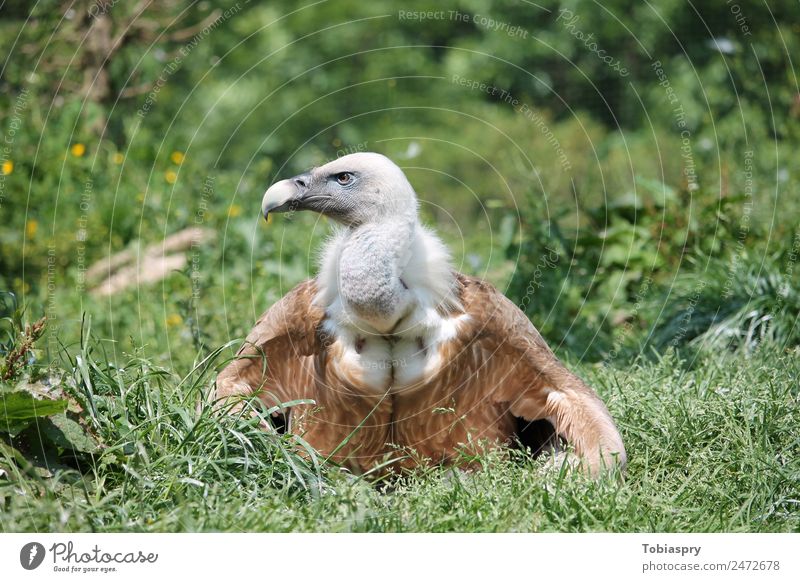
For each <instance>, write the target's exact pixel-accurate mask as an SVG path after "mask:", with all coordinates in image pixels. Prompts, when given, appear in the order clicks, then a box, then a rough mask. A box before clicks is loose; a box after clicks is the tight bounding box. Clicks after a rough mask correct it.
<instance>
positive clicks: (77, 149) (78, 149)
mask: <svg viewBox="0 0 800 582" xmlns="http://www.w3.org/2000/svg"><path fill="white" fill-rule="evenodd" d="M69 151H70V153H71V154H72V155H73V156H75V157H76V158H79V157H81V156H82V155H83V154H85V153H86V146H85V145H83V144H82V143H74V144H72V147H71V148H69Z"/></svg>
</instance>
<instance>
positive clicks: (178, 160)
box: [169, 152, 184, 166]
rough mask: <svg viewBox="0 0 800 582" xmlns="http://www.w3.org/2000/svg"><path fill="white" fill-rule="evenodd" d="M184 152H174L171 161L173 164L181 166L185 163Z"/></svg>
mask: <svg viewBox="0 0 800 582" xmlns="http://www.w3.org/2000/svg"><path fill="white" fill-rule="evenodd" d="M183 158H184V156H183V152H172V155H170V157H169V159H170V160H172V163H173V164H177V165H179V166H180V165H181V164H182V163H183Z"/></svg>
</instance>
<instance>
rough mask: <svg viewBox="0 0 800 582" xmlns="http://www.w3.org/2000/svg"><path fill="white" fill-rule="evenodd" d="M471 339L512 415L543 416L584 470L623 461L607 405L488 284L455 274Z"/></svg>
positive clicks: (495, 397) (495, 394) (497, 396)
mask: <svg viewBox="0 0 800 582" xmlns="http://www.w3.org/2000/svg"><path fill="white" fill-rule="evenodd" d="M459 281H460V284H461V287H462V293H461V298H462V303H463V305H464V309H465V311H466V312H467V313H468V314H469V315H470V316H471V321H472V330H471V335H472V341H473V342H477V343H478V344H479V345H480V347H481V351H482V352H483V353H484V354H488V356H487V362H486V364H485V373H484V378H485V379H490V380H489V382H487V387H486V389H487V390H491V396H490V398H491V399H492V400H494V401H495V402H497V403H502V404H504V405H506V406H508V409H509V410H510V411H511V413H512V414H513V415H514V416H517V417H522V418H524V419H526V420H529V421H533V420H540V419H546V420H548V421H550V423H551V424H552V425H553V426H554V428H555V430H556V432H557V433H558V434H560V435H561V436H563V437H564V438H565V439H566V440H567V442H569V443H571V444H572V445H574V447H575V450H576V452H577V453H578V454H579V455H580V456H581V457H582V458H583V459H584V460H585V462H586V463H587V465H588V468H589V470H590V471H591V472H592V473H597V472H598V471H599V470H600V469H602V468H603V466H609V467H610V466H611V465H613V464H617V465H620V466H621V467H624V465H625V463H626V456H625V448H624V446H623V444H622V438H621V437H620V435H619V432H618V431H617V428H616V426H615V424H614V421H613V420H612V419H611V415H610V414H609V413H608V409H607V408H606V406H605V405H604V404H603V402H602V401H601V400H600V398H599V397H598V396H597V394H595V392H594V391H593V390H592V389H591V388H589V387H588V386H587V385H586V384H585V383H584V382H583V381H582V380H581V379H580V378H578V377H577V376H576V375H574V374H573V373H571V372H570V371H569V370H567V369H566V368H565V367H564V365H563V364H562V363H561V362H560V361H559V360H558V358H557V357H556V356H555V354H553V352H552V350H550V348H549V347H548V346H547V343H546V342H545V341H544V339H543V338H542V336H541V335H540V334H539V332H538V331H537V330H536V328H535V327H534V326H533V324H532V323H531V322H530V321H529V320H528V318H527V317H526V316H525V314H524V313H523V312H522V311H521V310H520V309H519V308H518V307H517V306H516V305H515V304H514V303H513V302H511V301H510V300H509V299H508V298H506V297H505V296H504V295H503V294H502V293H500V292H499V291H497V289H495V288H494V287H493V286H492V285H490V284H488V283H485V282H483V281H480V280H478V279H474V278H471V277H466V276H464V275H459Z"/></svg>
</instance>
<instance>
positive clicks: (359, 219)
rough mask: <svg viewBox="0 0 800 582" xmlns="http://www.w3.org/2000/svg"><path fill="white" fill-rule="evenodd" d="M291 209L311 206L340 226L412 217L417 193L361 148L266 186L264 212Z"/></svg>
mask: <svg viewBox="0 0 800 582" xmlns="http://www.w3.org/2000/svg"><path fill="white" fill-rule="evenodd" d="M293 210H312V211H314V212H318V213H320V214H323V215H325V216H328V217H330V218H332V219H333V220H335V221H337V222H340V223H342V224H344V225H346V226H359V225H361V224H366V223H370V222H378V221H381V220H383V219H386V218H396V217H410V216H416V213H417V197H416V194H415V193H414V189H413V188H412V187H411V184H409V183H408V180H407V179H406V176H405V174H404V173H403V171H402V170H401V169H400V168H398V167H397V166H396V165H395V164H394V163H393V162H392V161H391V160H390V159H389V158H387V157H386V156H383V155H381V154H376V153H370V152H362V153H356V154H350V155H347V156H343V157H341V158H339V159H337V160H334V161H332V162H329V163H327V164H325V165H324V166H320V167H318V168H313V169H311V170H309V171H308V172H305V173H304V174H300V175H298V176H294V177H292V178H288V179H286V180H281V181H280V182H276V183H275V184H273V185H272V186H270V188H269V189H268V190H267V191H266V193H265V194H264V199H263V201H262V203H261V211H262V213H263V214H264V217H265V218H266V217H267V216H268V215H269V214H270V213H278V212H287V211H293Z"/></svg>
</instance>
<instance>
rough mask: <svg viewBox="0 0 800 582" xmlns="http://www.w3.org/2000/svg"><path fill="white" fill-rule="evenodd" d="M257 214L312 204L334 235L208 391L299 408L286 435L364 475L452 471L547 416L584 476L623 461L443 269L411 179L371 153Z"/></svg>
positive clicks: (533, 353) (522, 337) (565, 381)
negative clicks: (421, 467)
mask: <svg viewBox="0 0 800 582" xmlns="http://www.w3.org/2000/svg"><path fill="white" fill-rule="evenodd" d="M261 210H262V213H263V214H264V216H265V217H267V216H268V215H270V214H272V213H278V212H286V211H290V210H291V211H294V210H313V211H315V212H318V213H320V214H323V215H325V216H328V217H330V218H331V219H333V220H334V221H336V222H337V223H339V224H340V225H341V226H340V228H339V229H338V230H337V231H336V233H335V235H334V236H333V238H332V239H331V240H330V241H329V242H328V243H327V245H326V246H325V249H324V252H323V254H322V260H321V265H320V269H319V274H318V275H317V276H316V277H315V278H314V279H311V280H308V281H305V282H303V283H300V284H299V285H298V286H297V287H295V288H294V289H293V290H292V291H291V292H289V293H288V294H287V295H286V296H284V297H283V298H282V299H281V300H280V301H278V302H277V303H276V304H275V305H273V306H272V307H271V308H269V309H268V310H267V311H266V313H264V314H263V315H262V316H261V318H260V319H259V320H258V322H257V323H256V326H255V327H254V328H253V330H252V331H251V332H250V334H249V335H248V336H247V339H246V341H245V344H244V345H243V347H242V348H241V350H240V351H239V353H238V354H237V358H236V359H235V360H234V361H233V362H232V363H230V364H229V365H228V366H227V367H226V368H225V369H224V370H223V371H222V372H221V373H220V374H219V376H218V378H217V398H218V399H225V400H227V399H229V398H231V397H233V396H240V395H250V394H257V395H258V397H259V398H260V399H261V400H262V401H263V402H264V403H265V405H266V406H268V407H273V406H276V405H277V406H280V405H281V404H285V403H292V402H293V401H298V400H313V401H314V404H313V405H312V404H308V403H301V404H297V403H295V405H294V406H292V407H291V408H289V409H288V410H287V418H288V421H287V427H286V430H287V431H289V432H291V433H293V434H297V435H301V436H302V437H303V438H304V439H305V440H306V441H307V443H308V444H310V445H311V446H312V447H313V448H314V449H316V450H317V451H319V452H320V453H321V454H323V455H325V456H328V457H330V458H332V459H333V460H335V461H337V462H339V463H341V464H343V465H345V466H348V467H350V468H351V469H352V470H355V471H359V472H365V471H370V470H371V469H376V468H380V469H381V470H382V469H383V468H384V467H386V466H387V465H389V464H391V461H392V459H395V461H394V467H398V468H408V467H413V466H416V465H418V464H421V463H448V462H451V463H458V462H463V460H464V459H465V458H468V457H464V454H465V453H466V454H467V455H471V454H477V453H479V452H481V451H482V450H485V449H486V447H491V446H497V445H499V444H509V443H511V442H512V441H513V440H514V437H515V433H516V431H517V427H518V424H517V423H518V419H520V418H521V419H526V420H528V421H534V420H538V419H546V420H548V421H549V422H550V423H551V424H552V425H553V427H554V429H555V432H556V433H557V434H558V435H559V436H560V437H561V438H562V439H563V440H566V441H567V443H569V444H571V445H572V446H573V447H574V449H575V452H576V453H577V455H578V457H579V458H580V460H581V461H582V464H583V466H584V467H585V468H586V469H588V470H589V471H590V472H592V473H595V474H596V473H597V472H599V471H600V470H601V469H602V468H604V467H610V466H612V465H617V466H620V467H624V465H625V462H626V457H625V449H624V447H623V444H622V439H621V438H620V435H619V432H618V431H617V428H616V426H615V425H614V421H613V420H612V419H611V416H610V415H609V413H608V410H607V409H606V407H605V405H604V404H603V402H602V401H601V400H600V398H599V397H598V396H597V395H596V394H595V393H594V392H593V391H592V390H591V389H590V388H589V387H587V386H586V384H584V383H583V381H581V380H580V379H579V378H578V377H577V376H575V375H574V374H572V373H571V372H569V371H568V370H567V369H566V368H565V367H564V366H563V365H562V364H561V362H560V361H559V360H558V359H557V358H556V357H555V355H554V354H553V352H552V351H551V350H550V349H549V348H548V346H547V344H546V343H545V341H544V340H543V339H542V336H541V335H539V333H538V332H537V331H536V329H535V328H534V327H533V325H532V324H531V322H530V321H529V320H528V319H527V317H526V316H525V315H524V314H523V313H522V312H521V311H520V310H519V309H518V308H517V307H516V306H515V305H514V304H513V303H512V302H511V301H509V300H508V299H507V298H506V297H504V296H503V295H502V294H501V293H500V292H498V291H497V290H496V289H495V288H494V287H493V286H492V285H490V284H488V283H485V282H484V281H481V280H479V279H476V278H474V277H468V276H466V275H462V274H461V273H458V272H456V271H454V270H453V268H452V266H451V263H450V255H449V253H448V251H447V249H446V248H445V246H444V245H443V243H442V242H441V241H440V240H439V239H438V238H437V237H436V235H435V234H434V233H433V232H431V231H430V230H429V229H428V228H426V227H424V226H423V225H422V224H420V221H419V218H418V212H417V198H416V194H415V192H414V189H413V188H412V187H411V184H409V182H408V180H407V179H406V176H405V174H403V172H402V170H401V169H400V168H398V167H397V166H396V165H395V164H394V163H392V161H391V160H389V159H388V158H386V157H385V156H383V155H380V154H376V153H356V154H351V155H347V156H344V157H342V158H339V159H337V160H335V161H332V162H330V163H327V164H325V165H324V166H321V167H318V168H314V169H312V170H310V171H309V172H307V173H305V174H301V175H299V176H295V177H294V178H289V179H287V180H281V181H280V182H277V183H275V184H274V185H272V186H271V187H270V188H269V189H268V190H267V192H266V193H265V194H264V199H263V202H262V206H261Z"/></svg>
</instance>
